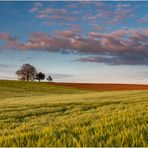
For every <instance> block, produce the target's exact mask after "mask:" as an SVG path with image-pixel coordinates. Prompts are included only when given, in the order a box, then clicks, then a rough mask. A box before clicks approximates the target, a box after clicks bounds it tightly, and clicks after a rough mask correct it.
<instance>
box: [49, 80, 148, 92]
mask: <svg viewBox="0 0 148 148" xmlns="http://www.w3.org/2000/svg"><path fill="white" fill-rule="evenodd" d="M50 85H56V86H66V87H73V88H81V89H88V90H148V85H144V84H103V83H64V82H62V83H50Z"/></svg>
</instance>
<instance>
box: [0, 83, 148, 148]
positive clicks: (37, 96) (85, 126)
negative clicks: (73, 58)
mask: <svg viewBox="0 0 148 148" xmlns="http://www.w3.org/2000/svg"><path fill="white" fill-rule="evenodd" d="M147 108H148V91H147V90H134V91H127V90H126V91H98V92H97V91H87V90H85V91H84V90H79V89H73V88H68V87H62V86H53V85H50V84H48V83H37V82H19V81H2V80H1V81H0V147H16V146H17V147H25V146H27V147H34V146H38V147H41V146H57V147H103V146H109V147H111V146H122V147H123V146H126V147H130V146H132V147H148V109H147Z"/></svg>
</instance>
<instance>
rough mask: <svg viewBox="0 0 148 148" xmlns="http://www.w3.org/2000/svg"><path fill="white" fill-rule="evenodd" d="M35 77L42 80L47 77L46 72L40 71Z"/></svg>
mask: <svg viewBox="0 0 148 148" xmlns="http://www.w3.org/2000/svg"><path fill="white" fill-rule="evenodd" d="M35 79H36V80H38V81H39V82H40V81H41V80H44V79H45V74H44V73H42V72H39V73H37V74H36V78H35Z"/></svg>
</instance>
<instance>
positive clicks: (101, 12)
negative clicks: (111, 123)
mask: <svg viewBox="0 0 148 148" xmlns="http://www.w3.org/2000/svg"><path fill="white" fill-rule="evenodd" d="M26 63H29V64H31V65H33V66H35V67H36V69H37V71H38V72H39V71H41V72H44V73H45V74H46V75H51V76H52V78H53V80H54V81H55V82H84V83H139V84H146V83H148V1H143V2H140V1H135V2H134V1H46V2H40V1H33V2H29V1H24V2H17V1H16V2H13V1H12V2H11V1H7V2H4V1H1V2H0V79H17V76H16V75H15V72H16V71H17V70H18V69H19V68H20V67H21V66H22V65H23V64H26Z"/></svg>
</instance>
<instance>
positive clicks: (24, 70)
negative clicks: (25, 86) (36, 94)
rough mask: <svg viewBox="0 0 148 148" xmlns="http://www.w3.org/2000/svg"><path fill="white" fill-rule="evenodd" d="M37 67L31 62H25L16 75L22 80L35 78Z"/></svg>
mask: <svg viewBox="0 0 148 148" xmlns="http://www.w3.org/2000/svg"><path fill="white" fill-rule="evenodd" d="M36 73H37V71H36V68H35V67H34V66H32V65H30V64H24V65H22V67H21V68H20V69H19V70H18V71H16V75H18V78H19V79H20V80H26V81H29V80H32V81H33V80H34V79H35V76H36Z"/></svg>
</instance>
